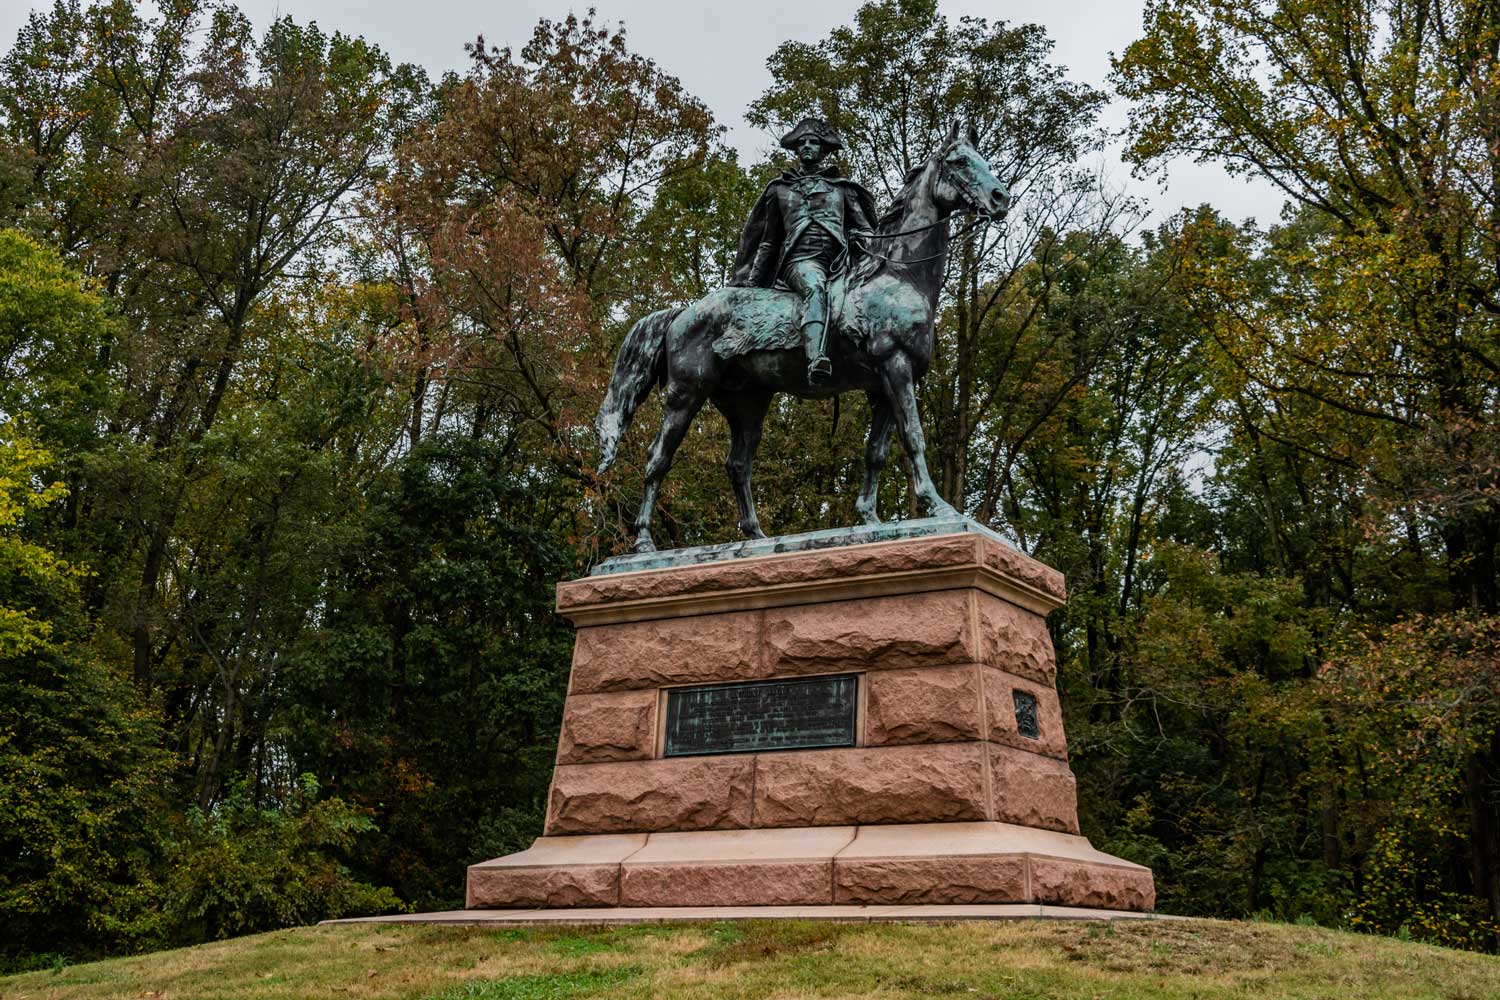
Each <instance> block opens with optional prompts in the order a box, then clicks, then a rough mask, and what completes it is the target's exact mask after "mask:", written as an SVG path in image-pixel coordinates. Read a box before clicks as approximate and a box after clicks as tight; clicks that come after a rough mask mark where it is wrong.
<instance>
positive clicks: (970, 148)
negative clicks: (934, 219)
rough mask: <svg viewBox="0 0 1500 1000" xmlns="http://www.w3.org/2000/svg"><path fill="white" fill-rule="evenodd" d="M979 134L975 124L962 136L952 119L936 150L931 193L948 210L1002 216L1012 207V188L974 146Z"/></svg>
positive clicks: (999, 217)
mask: <svg viewBox="0 0 1500 1000" xmlns="http://www.w3.org/2000/svg"><path fill="white" fill-rule="evenodd" d="M978 145H979V136H978V135H977V134H976V133H975V131H974V128H973V126H970V127H969V133H968V135H966V136H962V137H960V136H959V134H958V123H957V122H954V123H953V128H952V130H951V131H950V132H949V133H948V138H947V139H946V140H944V142H943V144H942V146H940V147H938V151H937V152H936V153H934V154H933V156H932V159H933V162H934V163H935V164H936V165H937V175H936V178H935V183H934V184H933V189H932V196H933V199H934V200H935V201H936V202H937V204H938V206H939V207H940V208H942V209H943V210H944V211H945V212H978V213H979V214H980V215H985V216H988V217H990V218H991V219H995V220H1000V219H1004V218H1005V214H1006V213H1007V212H1009V211H1010V200H1011V199H1010V189H1009V188H1007V187H1006V186H1005V185H1004V184H1002V183H1000V179H999V178H997V177H996V176H995V174H994V171H992V170H991V169H990V164H989V161H988V160H986V159H985V158H984V157H983V156H981V155H980V154H979V150H978V149H977V148H975V147H977V146H978Z"/></svg>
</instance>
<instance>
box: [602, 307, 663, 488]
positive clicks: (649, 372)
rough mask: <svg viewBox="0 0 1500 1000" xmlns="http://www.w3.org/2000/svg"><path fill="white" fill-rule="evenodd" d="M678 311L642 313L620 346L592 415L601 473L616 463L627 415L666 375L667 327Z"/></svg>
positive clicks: (628, 423) (633, 412)
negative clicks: (605, 389) (604, 389)
mask: <svg viewBox="0 0 1500 1000" xmlns="http://www.w3.org/2000/svg"><path fill="white" fill-rule="evenodd" d="M681 312H682V307H680V306H679V307H677V308H673V309H658V310H657V311H656V312H654V313H652V314H651V315H649V316H643V317H642V318H641V319H640V320H638V321H637V322H636V324H635V326H633V327H631V328H630V332H629V333H627V334H626V335H625V343H623V344H621V345H620V355H619V357H617V358H616V359H615V373H614V375H613V376H612V377H611V378H610V380H609V391H608V392H606V393H605V394H604V402H602V403H600V404H599V415H598V416H597V417H595V418H594V430H595V431H597V432H598V434H599V474H600V475H603V474H604V473H605V472H607V471H609V467H610V466H611V465H614V464H615V449H616V448H617V447H619V444H620V438H622V437H624V436H625V431H626V429H627V428H628V427H629V426H630V418H631V417H633V416H635V411H636V410H637V409H639V408H640V405H641V404H642V403H644V402H645V401H646V397H647V396H649V395H650V394H651V387H652V386H654V385H656V384H657V383H658V382H660V381H662V380H663V379H664V378H665V377H666V370H665V369H666V361H667V327H668V326H670V325H671V323H672V321H673V320H674V319H676V318H677V316H678V314H679V313H681Z"/></svg>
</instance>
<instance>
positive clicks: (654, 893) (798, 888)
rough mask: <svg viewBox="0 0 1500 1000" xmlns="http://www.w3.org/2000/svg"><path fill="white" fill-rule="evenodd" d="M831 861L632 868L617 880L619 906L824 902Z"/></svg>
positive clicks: (831, 876)
mask: <svg viewBox="0 0 1500 1000" xmlns="http://www.w3.org/2000/svg"><path fill="white" fill-rule="evenodd" d="M832 881H833V861H832V860H831V859H830V860H827V861H821V862H818V861H768V862H760V863H757V864H705V865H632V866H630V867H628V868H625V869H623V870H622V873H621V876H620V886H621V888H620V893H621V895H620V899H621V903H620V905H621V906H795V905H798V904H827V903H828V902H829V901H830V898H831V895H832V894H831V891H830V889H829V886H830V885H831V884H832Z"/></svg>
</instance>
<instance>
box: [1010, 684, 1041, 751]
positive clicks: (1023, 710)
mask: <svg viewBox="0 0 1500 1000" xmlns="http://www.w3.org/2000/svg"><path fill="white" fill-rule="evenodd" d="M1011 695H1012V697H1013V698H1014V699H1015V703H1016V729H1017V730H1018V731H1019V732H1020V734H1021V735H1022V736H1025V737H1026V738H1027V739H1033V740H1039V739H1041V738H1042V727H1041V726H1040V725H1038V724H1037V721H1036V696H1035V695H1033V694H1032V693H1031V692H1030V691H1012V692H1011Z"/></svg>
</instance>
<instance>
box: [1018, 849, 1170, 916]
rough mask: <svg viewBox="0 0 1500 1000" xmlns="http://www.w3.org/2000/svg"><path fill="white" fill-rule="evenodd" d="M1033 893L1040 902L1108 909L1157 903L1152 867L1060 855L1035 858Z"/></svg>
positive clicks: (1141, 906) (1032, 867)
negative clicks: (1083, 860)
mask: <svg viewBox="0 0 1500 1000" xmlns="http://www.w3.org/2000/svg"><path fill="white" fill-rule="evenodd" d="M1031 894H1032V896H1033V898H1034V899H1035V900H1036V901H1037V902H1038V903H1057V904H1060V905H1063V906H1091V907H1098V908H1100V909H1106V910H1150V909H1153V908H1154V907H1155V906H1156V886H1155V884H1154V883H1153V881H1152V878H1151V870H1150V869H1149V868H1142V867H1140V866H1137V865H1131V866H1129V867H1125V866H1114V865H1087V864H1079V863H1078V862H1076V861H1067V860H1061V859H1057V858H1036V857H1034V858H1032V859H1031Z"/></svg>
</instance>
